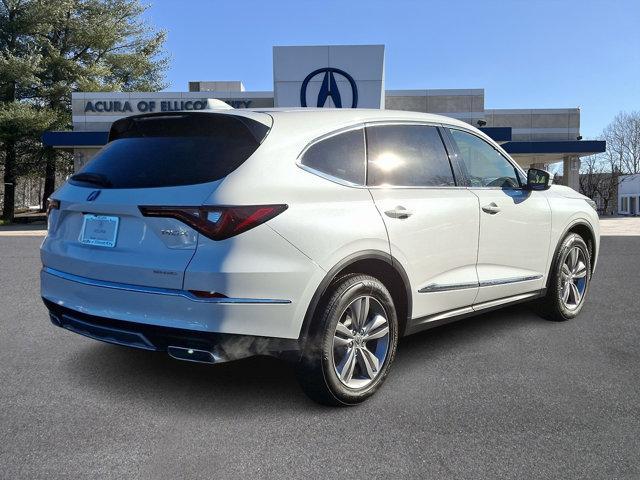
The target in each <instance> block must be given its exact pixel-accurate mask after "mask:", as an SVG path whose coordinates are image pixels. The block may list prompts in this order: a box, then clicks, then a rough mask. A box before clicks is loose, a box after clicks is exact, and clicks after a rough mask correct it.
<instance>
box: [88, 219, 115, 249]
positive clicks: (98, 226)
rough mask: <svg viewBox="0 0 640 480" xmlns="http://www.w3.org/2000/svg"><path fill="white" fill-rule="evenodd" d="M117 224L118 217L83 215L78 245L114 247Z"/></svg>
mask: <svg viewBox="0 0 640 480" xmlns="http://www.w3.org/2000/svg"><path fill="white" fill-rule="evenodd" d="M119 223H120V219H119V218H118V217H111V216H108V215H91V214H87V215H85V216H84V219H83V221H82V231H81V232H80V243H84V244H85V245H96V246H99V247H110V248H113V247H115V246H116V239H117V237H118V224H119Z"/></svg>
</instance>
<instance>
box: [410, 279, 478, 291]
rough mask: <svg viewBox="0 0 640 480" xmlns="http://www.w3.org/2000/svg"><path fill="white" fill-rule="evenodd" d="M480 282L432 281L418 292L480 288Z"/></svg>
mask: <svg viewBox="0 0 640 480" xmlns="http://www.w3.org/2000/svg"><path fill="white" fill-rule="evenodd" d="M478 286H479V284H478V282H469V283H430V284H429V285H427V286H425V287H422V288H421V289H420V290H418V292H420V293H431V292H446V291H450V290H464V289H467V288H478Z"/></svg>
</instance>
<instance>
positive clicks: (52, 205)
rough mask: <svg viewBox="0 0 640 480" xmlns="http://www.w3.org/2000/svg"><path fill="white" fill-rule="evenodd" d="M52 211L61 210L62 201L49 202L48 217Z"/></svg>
mask: <svg viewBox="0 0 640 480" xmlns="http://www.w3.org/2000/svg"><path fill="white" fill-rule="evenodd" d="M51 210H60V200H56V199H54V198H50V199H48V200H47V217H49V215H50V214H51Z"/></svg>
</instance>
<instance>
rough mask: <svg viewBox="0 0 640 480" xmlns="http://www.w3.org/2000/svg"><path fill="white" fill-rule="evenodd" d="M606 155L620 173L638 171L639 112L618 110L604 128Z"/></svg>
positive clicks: (639, 168)
mask: <svg viewBox="0 0 640 480" xmlns="http://www.w3.org/2000/svg"><path fill="white" fill-rule="evenodd" d="M603 136H604V138H605V140H606V141H607V155H608V160H609V163H610V164H611V166H612V167H617V168H618V169H619V170H620V171H621V172H622V173H625V174H634V173H640V112H639V111H635V112H620V113H619V114H618V115H616V117H615V118H614V119H613V121H612V122H611V123H610V124H609V125H608V126H607V127H606V128H605V129H604V132H603Z"/></svg>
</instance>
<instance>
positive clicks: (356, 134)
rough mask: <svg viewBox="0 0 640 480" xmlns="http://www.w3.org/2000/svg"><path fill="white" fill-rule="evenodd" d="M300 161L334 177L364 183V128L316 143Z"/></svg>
mask: <svg viewBox="0 0 640 480" xmlns="http://www.w3.org/2000/svg"><path fill="white" fill-rule="evenodd" d="M300 163H302V165H306V166H307V167H310V168H313V169H314V170H316V171H318V172H322V173H325V174H327V175H330V176H332V177H334V178H337V179H340V180H346V181H347V182H350V183H354V184H357V185H364V180H365V179H364V176H365V150H364V128H362V127H360V128H356V129H355V130H349V131H348V132H344V133H339V134H337V135H332V136H330V137H328V138H325V139H324V140H320V141H319V142H317V143H314V144H313V145H311V146H310V147H309V148H308V149H307V150H306V151H305V152H304V154H303V155H302V158H301V160H300Z"/></svg>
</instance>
